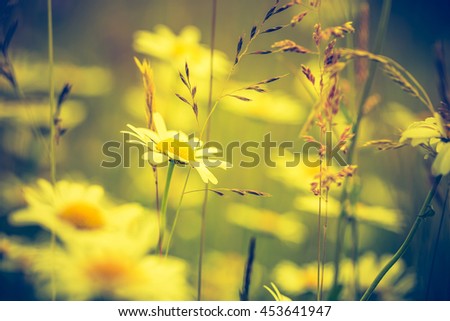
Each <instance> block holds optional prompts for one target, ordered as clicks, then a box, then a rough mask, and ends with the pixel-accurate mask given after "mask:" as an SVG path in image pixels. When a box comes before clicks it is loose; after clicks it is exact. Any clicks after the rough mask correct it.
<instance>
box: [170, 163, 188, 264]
mask: <svg viewBox="0 0 450 321" xmlns="http://www.w3.org/2000/svg"><path fill="white" fill-rule="evenodd" d="M191 169H192V167H189V170H188V173H187V175H186V180H185V181H184V186H183V191H182V192H181V196H180V201H179V202H178V207H177V211H176V213H175V218H174V220H173V224H172V228H171V229H170V234H169V239H168V240H167V247H166V257H167V256H168V255H169V248H170V244H171V243H172V237H173V233H174V232H175V227H176V226H177V223H178V217H179V215H180V210H181V204H182V203H183V199H184V195H185V194H186V187H187V183H188V181H189V176H190V174H191Z"/></svg>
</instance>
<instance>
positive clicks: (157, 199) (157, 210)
mask: <svg viewBox="0 0 450 321" xmlns="http://www.w3.org/2000/svg"><path fill="white" fill-rule="evenodd" d="M152 169H153V178H154V180H155V198H156V200H155V209H156V215H157V216H158V221H161V208H160V207H159V181H158V168H157V167H156V166H152ZM162 251H163V250H162V242H160V244H159V255H160V256H161V255H162Z"/></svg>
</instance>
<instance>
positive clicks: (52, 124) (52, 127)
mask: <svg viewBox="0 0 450 321" xmlns="http://www.w3.org/2000/svg"><path fill="white" fill-rule="evenodd" d="M47 22H48V69H49V70H48V73H49V103H50V153H49V157H50V180H51V182H52V185H53V186H55V185H56V142H55V134H56V128H55V121H54V117H55V79H54V75H53V64H54V62H53V16H52V0H47ZM55 246H56V236H55V232H54V231H52V235H51V241H50V248H51V251H52V253H54V251H55ZM53 258H54V255H53ZM51 297H52V300H53V301H54V300H56V281H55V265H54V262H53V264H52V276H51Z"/></svg>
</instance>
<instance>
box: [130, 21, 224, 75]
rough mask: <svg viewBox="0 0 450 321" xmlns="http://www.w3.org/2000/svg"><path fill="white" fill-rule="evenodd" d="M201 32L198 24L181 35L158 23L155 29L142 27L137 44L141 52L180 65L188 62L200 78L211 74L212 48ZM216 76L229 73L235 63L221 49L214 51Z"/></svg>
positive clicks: (135, 41)
mask: <svg viewBox="0 0 450 321" xmlns="http://www.w3.org/2000/svg"><path fill="white" fill-rule="evenodd" d="M200 39H201V33H200V30H199V29H198V28H197V27H194V26H186V27H184V28H183V29H182V30H181V31H180V34H179V35H176V34H175V33H174V32H173V31H172V30H170V28H168V27H167V26H164V25H157V26H155V28H154V31H153V32H151V31H145V30H140V31H137V32H136V33H135V34H134V43H133V47H134V50H136V51H137V52H139V53H143V54H146V55H149V56H153V57H156V58H159V59H161V60H163V61H166V62H169V63H171V64H172V65H174V67H175V68H180V66H183V65H184V63H185V62H186V61H188V62H189V67H190V69H191V70H192V71H193V72H194V73H195V74H196V75H198V76H199V77H204V78H208V77H209V68H210V66H209V60H210V49H209V48H208V47H207V46H206V45H203V44H201V43H200ZM213 68H214V75H216V76H218V77H221V76H226V75H227V73H228V72H229V70H230V68H231V63H230V61H228V59H227V57H226V55H225V54H224V53H223V52H222V51H219V50H215V51H214V67H213Z"/></svg>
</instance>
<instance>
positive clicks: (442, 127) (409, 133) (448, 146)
mask: <svg viewBox="0 0 450 321" xmlns="http://www.w3.org/2000/svg"><path fill="white" fill-rule="evenodd" d="M448 130H449V128H448V124H445V121H444V120H443V119H442V117H441V116H440V115H439V114H437V113H435V114H434V117H428V118H426V119H425V120H424V121H419V122H414V123H412V124H411V125H410V126H409V127H408V128H407V129H406V130H405V131H404V132H403V133H402V136H401V138H400V143H409V144H410V145H411V146H413V147H416V146H421V147H422V148H424V149H425V150H426V151H427V156H428V155H432V156H436V159H435V160H434V162H433V165H432V167H431V170H432V172H433V175H435V176H437V175H447V174H448V173H449V172H450V143H449V142H450V136H449V133H448Z"/></svg>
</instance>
